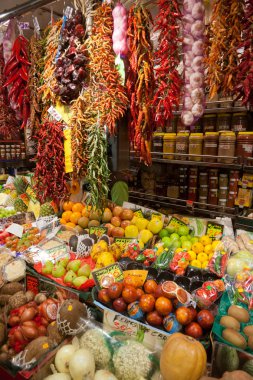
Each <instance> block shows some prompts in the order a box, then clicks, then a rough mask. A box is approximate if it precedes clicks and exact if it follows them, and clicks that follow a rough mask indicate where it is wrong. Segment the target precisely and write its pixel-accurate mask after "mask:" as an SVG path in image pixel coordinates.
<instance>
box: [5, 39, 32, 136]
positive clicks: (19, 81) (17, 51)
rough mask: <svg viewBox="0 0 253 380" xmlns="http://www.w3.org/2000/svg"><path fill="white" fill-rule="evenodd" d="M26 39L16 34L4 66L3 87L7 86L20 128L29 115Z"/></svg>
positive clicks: (24, 124) (23, 125) (28, 64)
mask: <svg viewBox="0 0 253 380" xmlns="http://www.w3.org/2000/svg"><path fill="white" fill-rule="evenodd" d="M28 45H29V43H28V41H27V39H26V38H25V37H23V36H18V37H17V38H16V40H15V42H14V44H13V47H12V54H11V57H10V59H9V60H8V62H7V63H6V64H5V67H4V75H5V76H6V81H5V83H4V87H9V99H10V104H11V107H12V108H13V109H14V111H15V112H16V115H17V117H18V118H19V119H21V120H22V124H21V129H23V128H25V126H26V124H27V121H28V118H29V116H30V102H29V88H28V78H29V77H28V73H29V66H30V65H31V63H30V62H29V57H28Z"/></svg>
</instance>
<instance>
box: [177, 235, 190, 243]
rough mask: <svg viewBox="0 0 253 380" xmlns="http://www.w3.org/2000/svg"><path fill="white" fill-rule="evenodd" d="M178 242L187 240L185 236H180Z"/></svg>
mask: <svg viewBox="0 0 253 380" xmlns="http://www.w3.org/2000/svg"><path fill="white" fill-rule="evenodd" d="M179 240H180V241H181V242H182V243H183V242H184V241H187V240H188V238H187V236H180V239H179Z"/></svg>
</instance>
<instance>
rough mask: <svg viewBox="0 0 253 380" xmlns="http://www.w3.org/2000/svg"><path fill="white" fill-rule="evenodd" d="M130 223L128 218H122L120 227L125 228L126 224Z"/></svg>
mask: <svg viewBox="0 0 253 380" xmlns="http://www.w3.org/2000/svg"><path fill="white" fill-rule="evenodd" d="M130 224H131V222H130V220H123V221H122V222H121V224H120V227H122V228H124V229H125V228H126V227H127V226H130Z"/></svg>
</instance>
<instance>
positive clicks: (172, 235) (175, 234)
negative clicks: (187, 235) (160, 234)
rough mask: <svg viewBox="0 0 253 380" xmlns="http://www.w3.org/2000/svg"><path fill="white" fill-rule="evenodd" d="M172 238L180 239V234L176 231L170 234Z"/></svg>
mask: <svg viewBox="0 0 253 380" xmlns="http://www.w3.org/2000/svg"><path fill="white" fill-rule="evenodd" d="M170 238H171V240H179V235H178V234H177V233H176V232H174V233H173V234H171V235H170Z"/></svg>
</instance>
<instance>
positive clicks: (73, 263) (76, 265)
mask: <svg viewBox="0 0 253 380" xmlns="http://www.w3.org/2000/svg"><path fill="white" fill-rule="evenodd" d="M80 266H81V260H73V261H70V262H69V263H68V265H67V270H72V271H73V272H75V273H76V272H77V271H78V269H79V268H80Z"/></svg>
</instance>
